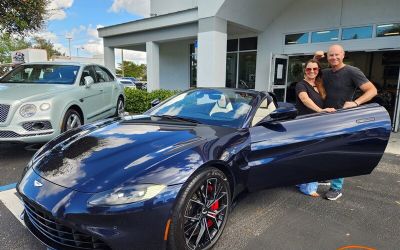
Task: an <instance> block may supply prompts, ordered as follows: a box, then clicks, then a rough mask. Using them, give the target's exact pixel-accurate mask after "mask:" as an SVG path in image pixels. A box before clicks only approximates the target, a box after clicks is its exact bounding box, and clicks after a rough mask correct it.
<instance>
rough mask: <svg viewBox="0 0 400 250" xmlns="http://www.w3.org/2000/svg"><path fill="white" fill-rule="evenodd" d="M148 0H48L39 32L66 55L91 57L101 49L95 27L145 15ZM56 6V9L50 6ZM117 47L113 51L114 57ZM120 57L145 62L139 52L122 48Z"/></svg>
mask: <svg viewBox="0 0 400 250" xmlns="http://www.w3.org/2000/svg"><path fill="white" fill-rule="evenodd" d="M149 2H150V0H52V1H51V3H50V6H49V9H53V10H52V11H51V12H50V16H49V18H48V20H47V22H46V27H45V29H44V30H43V31H42V32H39V34H35V35H39V36H41V37H43V38H45V39H48V40H51V41H52V42H53V43H54V45H55V47H56V48H57V49H58V50H60V51H62V52H64V53H66V55H69V49H68V40H67V39H66V37H67V36H68V37H72V39H71V55H72V56H77V55H79V56H87V57H91V56H93V55H96V54H102V53H103V43H102V39H100V38H99V37H98V34H97V30H96V28H97V27H103V26H109V25H114V24H119V23H124V22H130V21H134V20H138V19H142V18H143V17H146V16H148V13H149V5H150V4H149ZM54 9H56V10H54ZM119 54H120V52H119V51H116V56H117V60H118V58H119V57H118V55H119ZM124 59H127V60H132V61H136V62H139V63H144V62H145V54H144V53H143V52H133V51H127V52H126V53H125V51H124Z"/></svg>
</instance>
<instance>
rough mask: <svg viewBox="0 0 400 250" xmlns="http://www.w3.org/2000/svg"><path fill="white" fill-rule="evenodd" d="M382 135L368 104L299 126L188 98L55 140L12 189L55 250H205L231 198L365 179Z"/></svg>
mask: <svg viewBox="0 0 400 250" xmlns="http://www.w3.org/2000/svg"><path fill="white" fill-rule="evenodd" d="M389 135H390V118H389V116H388V113H387V112H386V110H385V109H384V108H383V107H381V106H379V105H377V104H368V105H364V106H361V107H357V108H353V109H347V110H338V111H337V112H334V113H317V114H311V115H304V116H297V111H296V109H295V108H294V107H293V106H292V105H288V104H283V103H279V104H278V103H277V102H276V101H275V100H274V97H273V96H272V95H270V94H268V93H264V92H257V91H251V90H238V89H207V88H206V89H193V90H188V91H186V92H183V93H181V94H178V95H176V96H174V97H172V98H170V99H168V100H166V101H164V102H162V103H160V104H158V105H157V106H155V107H153V108H152V109H150V110H149V111H147V112H146V113H144V114H143V115H138V116H131V117H125V118H119V119H110V120H105V121H103V122H98V123H94V124H89V125H85V126H83V127H81V128H78V129H74V130H70V131H67V132H66V133H64V134H62V135H60V136H59V137H58V138H55V139H54V140H52V141H50V142H48V143H47V144H46V145H44V146H43V147H42V148H41V149H40V150H39V151H38V152H37V153H36V154H35V155H34V157H33V158H32V160H31V162H30V163H29V164H28V166H27V167H26V169H25V170H24V174H23V177H22V179H21V181H20V182H19V184H18V187H17V190H18V192H19V194H20V196H21V197H22V200H23V203H24V206H25V210H24V214H23V217H24V221H25V224H26V225H27V227H28V228H29V230H30V231H31V232H32V233H33V234H34V235H35V236H36V237H37V238H38V239H40V240H41V241H42V242H44V243H45V244H46V245H48V246H50V247H51V248H54V249H164V248H168V249H209V248H211V247H212V246H213V245H214V244H215V243H216V241H217V240H218V239H219V237H220V236H221V234H222V231H223V229H224V227H225V224H226V221H227V219H228V215H229V212H230V209H231V204H232V200H233V199H235V197H236V196H237V195H238V194H239V193H240V192H241V191H243V190H246V189H247V190H249V191H254V190H258V189H261V188H269V187H276V186H282V185H294V184H298V183H305V182H309V181H315V180H327V179H331V178H335V177H345V176H355V175H363V174H369V173H371V171H372V170H373V169H374V168H375V166H376V165H377V164H378V162H379V161H380V159H381V157H382V155H383V152H384V150H385V147H386V145H387V142H388V138H389Z"/></svg>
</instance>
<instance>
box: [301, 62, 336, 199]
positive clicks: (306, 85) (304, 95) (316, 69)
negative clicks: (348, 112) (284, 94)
mask: <svg viewBox="0 0 400 250" xmlns="http://www.w3.org/2000/svg"><path fill="white" fill-rule="evenodd" d="M320 69H321V66H320V64H319V62H318V61H317V60H314V59H311V60H309V61H308V62H307V63H306V65H305V68H304V71H305V74H304V79H303V80H301V81H300V82H298V83H297V84H296V108H297V110H298V114H299V115H305V114H312V113H316V112H334V111H336V110H335V109H334V108H323V106H324V99H325V96H326V93H325V89H324V87H323V83H322V72H321V70H320ZM299 188H300V191H301V192H302V193H304V194H307V195H310V196H313V197H318V196H319V194H318V193H317V188H318V182H310V183H305V184H301V185H299Z"/></svg>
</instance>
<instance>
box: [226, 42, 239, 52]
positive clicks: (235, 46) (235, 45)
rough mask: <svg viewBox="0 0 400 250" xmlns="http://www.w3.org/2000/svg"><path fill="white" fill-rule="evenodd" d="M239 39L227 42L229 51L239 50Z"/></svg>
mask: <svg viewBox="0 0 400 250" xmlns="http://www.w3.org/2000/svg"><path fill="white" fill-rule="evenodd" d="M238 42H239V40H238V39H230V40H228V42H227V46H226V47H227V48H226V51H228V52H232V51H238Z"/></svg>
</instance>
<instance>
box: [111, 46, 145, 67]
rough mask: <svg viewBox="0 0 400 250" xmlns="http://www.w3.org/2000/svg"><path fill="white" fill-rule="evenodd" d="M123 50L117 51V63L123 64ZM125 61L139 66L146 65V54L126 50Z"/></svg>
mask: <svg viewBox="0 0 400 250" xmlns="http://www.w3.org/2000/svg"><path fill="white" fill-rule="evenodd" d="M121 59H122V58H121V50H120V49H116V50H115V60H116V62H118V63H120V62H121ZM124 61H131V62H135V63H137V64H146V52H142V51H134V50H126V49H124Z"/></svg>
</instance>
